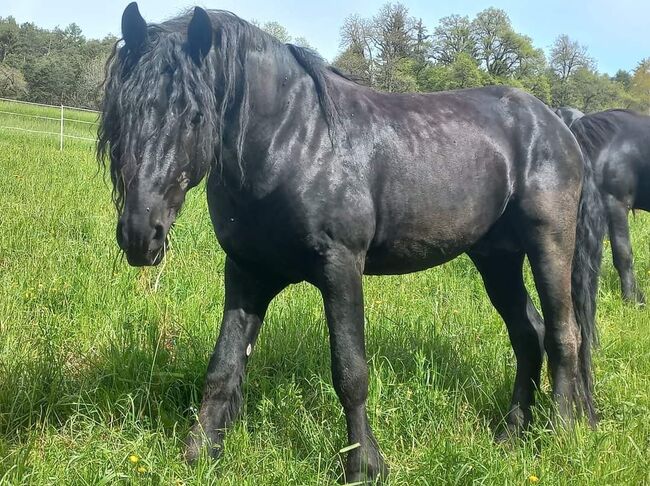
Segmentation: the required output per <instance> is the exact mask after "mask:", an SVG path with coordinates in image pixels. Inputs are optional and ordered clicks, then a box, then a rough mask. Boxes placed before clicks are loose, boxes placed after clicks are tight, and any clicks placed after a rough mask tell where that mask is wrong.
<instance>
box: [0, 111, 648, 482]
mask: <svg viewBox="0 0 650 486" xmlns="http://www.w3.org/2000/svg"><path fill="white" fill-rule="evenodd" d="M6 124H7V117H3V116H0V125H6ZM66 143H67V145H66V149H65V150H64V151H63V152H59V150H58V140H57V139H56V137H51V138H48V137H41V136H36V135H32V134H25V133H19V132H13V131H7V130H2V129H0V194H2V197H0V482H1V483H9V484H25V483H29V484H91V485H96V484H114V483H123V484H165V485H167V484H171V485H174V484H177V485H181V484H187V485H190V484H197V485H198V484H225V485H238V486H239V485H256V486H257V485H274V486H275V485H282V484H301V485H302V484H333V483H335V482H336V481H337V479H338V477H339V475H340V473H341V470H342V468H341V457H340V455H339V454H338V451H339V450H340V449H341V448H342V447H344V446H345V445H346V443H345V440H346V435H345V422H344V418H343V415H342V412H341V409H340V406H339V404H338V400H337V398H336V394H335V392H334V389H333V387H332V384H331V378H330V371H329V350H328V344H327V343H328V340H327V331H326V325H325V321H324V317H323V311H322V306H321V300H320V297H319V295H318V293H317V292H316V291H315V290H314V289H313V288H311V287H309V286H307V285H297V286H294V287H292V288H290V289H288V290H287V291H285V292H284V293H283V294H282V295H280V296H279V297H278V298H277V299H276V300H275V301H274V302H273V304H272V306H271V308H270V310H269V313H268V318H267V321H266V324H265V327H264V329H263V330H262V334H261V337H260V340H259V344H258V345H257V346H256V348H255V352H254V354H253V356H252V358H251V362H250V366H249V373H248V379H247V382H246V385H245V410H244V413H243V417H242V420H240V421H239V422H238V423H237V425H236V426H235V427H234V428H233V430H232V431H231V432H230V434H229V435H228V438H227V441H226V444H225V454H224V456H223V459H222V460H221V461H219V462H218V463H212V462H201V463H199V464H198V466H196V467H189V466H187V465H186V464H184V462H183V461H182V457H181V453H182V448H183V440H184V438H185V435H186V433H187V431H188V427H189V425H190V423H191V420H192V416H193V413H194V411H195V407H197V406H198V404H199V400H200V395H201V388H202V382H203V375H204V372H205V368H206V364H207V359H208V357H209V355H210V353H211V351H212V347H213V344H214V341H215V338H216V335H217V332H218V327H219V321H220V318H221V312H222V301H223V263H224V254H223V252H222V251H221V250H220V249H219V247H218V245H217V243H216V240H215V238H214V236H213V234H212V228H211V225H210V223H209V219H208V216H207V212H206V203H205V193H204V190H203V189H201V188H200V189H195V190H194V191H193V193H191V195H190V197H189V199H188V202H187V205H186V207H185V210H184V212H183V214H182V215H181V217H180V219H179V221H178V224H177V227H176V230H175V232H174V238H173V247H172V252H171V255H170V257H169V258H168V261H167V264H166V266H165V267H164V268H153V269H142V270H138V269H133V268H130V267H129V266H128V265H127V264H126V262H125V261H123V260H121V259H120V258H119V254H118V252H117V247H116V244H115V239H114V232H115V229H114V228H115V214H114V210H113V207H112V205H111V203H110V197H109V194H110V189H109V187H108V186H107V185H106V183H105V182H104V178H103V175H102V174H101V173H98V170H97V166H96V163H95V161H94V154H93V147H92V144H89V143H86V142H81V141H74V140H72V141H70V142H69V143H68V142H66ZM632 226H633V240H634V247H635V251H636V269H637V274H638V276H639V280H640V284H641V286H642V288H643V289H644V290H645V291H646V293H647V294H650V275H649V274H650V215H648V214H638V215H637V216H636V218H635V219H634V220H633V221H632ZM605 258H606V260H605V265H604V268H603V279H602V288H601V291H600V307H599V312H598V314H599V322H600V329H601V338H602V339H601V341H602V343H601V347H600V349H599V350H598V351H597V352H596V356H595V361H596V367H597V370H596V380H597V381H596V399H597V402H598V406H599V410H600V413H601V415H602V421H601V424H600V426H599V428H598V429H597V430H596V431H591V430H589V429H588V427H587V426H585V425H584V424H581V425H579V426H578V427H577V428H576V429H575V430H574V431H572V432H556V433H551V432H548V431H544V430H543V428H542V426H541V425H540V426H538V427H537V428H536V429H534V430H533V431H532V432H531V434H530V437H529V440H527V441H521V442H516V443H513V444H509V445H505V446H497V445H495V443H494V442H493V430H494V428H495V426H497V425H498V423H499V421H500V420H501V418H502V416H503V414H504V413H505V412H506V410H507V406H508V402H509V398H510V393H511V388H512V382H513V375H514V367H513V365H514V361H513V353H512V350H511V347H510V344H509V342H508V338H507V334H506V331H505V326H504V325H503V324H502V322H501V320H500V318H499V317H498V315H497V314H496V312H495V311H494V310H493V308H492V307H491V305H490V303H489V302H488V300H487V297H486V295H485V292H484V290H483V287H482V285H481V282H480V278H479V276H478V274H477V272H476V271H475V270H474V268H473V267H472V265H471V263H470V262H469V260H468V259H467V258H460V259H457V260H455V261H454V262H452V263H451V264H448V265H447V266H444V267H440V268H436V269H432V270H429V271H426V272H422V273H419V274H414V275H407V276H402V277H380V278H379V277H373V278H367V279H366V280H365V299H366V311H367V319H368V327H367V341H368V356H369V360H370V369H371V391H370V397H369V404H368V409H369V414H370V420H371V423H372V424H373V426H374V430H375V434H376V436H377V439H378V441H379V444H380V445H381V447H382V450H383V452H384V454H385V457H386V459H387V461H388V462H389V464H390V467H391V479H390V484H393V485H406V484H408V485H424V484H474V483H479V484H512V485H524V484H533V483H535V482H536V479H538V484H547V485H562V484H571V485H572V484H598V485H603V484H612V485H614V484H632V485H639V484H644V483H646V484H647V483H650V464H649V458H650V394H649V390H650V311H649V310H648V309H640V308H636V307H633V306H630V305H624V304H623V303H622V302H621V299H620V298H619V285H618V281H617V278H616V275H615V272H614V270H613V266H612V263H611V255H610V253H609V250H608V249H607V250H606V256H605ZM548 395H549V385H548V381H547V380H546V379H545V382H544V386H543V392H542V396H541V400H540V404H539V406H538V407H537V409H536V413H537V418H538V420H537V423H538V424H543V423H544V422H545V419H544V417H545V416H546V415H547V410H549V397H548ZM130 456H134V457H131V459H130Z"/></svg>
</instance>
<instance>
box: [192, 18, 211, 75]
mask: <svg viewBox="0 0 650 486" xmlns="http://www.w3.org/2000/svg"><path fill="white" fill-rule="evenodd" d="M211 47H212V22H210V16H209V15H208V13H207V12H206V11H205V10H203V9H202V8H201V7H195V8H194V15H193V16H192V20H190V24H189V25H188V26H187V48H188V51H189V54H190V56H192V59H194V62H196V63H197V64H201V62H202V61H203V59H204V58H205V56H207V55H208V52H210V48H211Z"/></svg>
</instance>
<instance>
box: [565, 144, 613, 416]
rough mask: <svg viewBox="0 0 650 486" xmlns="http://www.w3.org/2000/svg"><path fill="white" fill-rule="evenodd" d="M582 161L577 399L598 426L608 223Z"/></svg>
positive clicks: (574, 290) (576, 268)
mask: <svg viewBox="0 0 650 486" xmlns="http://www.w3.org/2000/svg"><path fill="white" fill-rule="evenodd" d="M578 140H579V137H578ZM582 158H583V161H584V180H583V183H582V194H581V195H580V204H579V207H578V221H577V228H576V247H575V252H574V255H573V269H572V273H571V297H572V299H573V308H574V311H575V317H576V321H577V323H578V327H579V328H580V334H581V336H582V340H581V344H580V350H579V354H578V367H579V369H578V373H579V376H578V394H579V396H578V397H576V398H579V400H580V402H579V406H582V409H583V411H584V412H585V413H586V415H587V418H588V420H589V422H590V423H591V424H595V423H596V421H597V416H596V408H595V405H594V399H593V388H594V386H593V371H592V362H591V351H592V348H593V347H594V346H595V345H596V344H597V343H598V335H597V332H596V298H597V293H598V275H599V273H600V265H601V259H602V250H603V239H604V237H605V229H606V220H605V210H604V205H603V201H602V198H601V196H600V192H599V191H598V187H597V186H596V178H595V175H594V168H593V164H592V161H591V159H590V158H589V156H588V155H587V153H585V150H584V149H582Z"/></svg>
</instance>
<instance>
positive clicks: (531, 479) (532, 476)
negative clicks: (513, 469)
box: [528, 474, 539, 484]
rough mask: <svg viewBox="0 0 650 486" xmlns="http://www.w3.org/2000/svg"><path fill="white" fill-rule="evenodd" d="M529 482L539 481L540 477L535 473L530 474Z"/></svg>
mask: <svg viewBox="0 0 650 486" xmlns="http://www.w3.org/2000/svg"><path fill="white" fill-rule="evenodd" d="M528 482H529V483H532V484H535V483H539V478H538V477H537V476H535V475H534V474H531V475H530V476H528Z"/></svg>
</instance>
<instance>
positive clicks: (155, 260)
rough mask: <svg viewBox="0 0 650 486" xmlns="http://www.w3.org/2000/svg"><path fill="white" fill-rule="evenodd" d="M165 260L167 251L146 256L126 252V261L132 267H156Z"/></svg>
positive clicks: (163, 250) (146, 254)
mask: <svg viewBox="0 0 650 486" xmlns="http://www.w3.org/2000/svg"><path fill="white" fill-rule="evenodd" d="M164 258H165V249H164V248H160V249H159V250H155V251H150V252H147V253H144V254H135V253H128V252H126V261H127V262H128V263H129V265H131V266H132V267H155V266H156V265H159V264H160V263H161V262H162V261H163V259H164Z"/></svg>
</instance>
